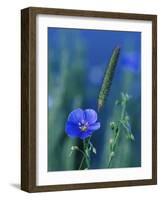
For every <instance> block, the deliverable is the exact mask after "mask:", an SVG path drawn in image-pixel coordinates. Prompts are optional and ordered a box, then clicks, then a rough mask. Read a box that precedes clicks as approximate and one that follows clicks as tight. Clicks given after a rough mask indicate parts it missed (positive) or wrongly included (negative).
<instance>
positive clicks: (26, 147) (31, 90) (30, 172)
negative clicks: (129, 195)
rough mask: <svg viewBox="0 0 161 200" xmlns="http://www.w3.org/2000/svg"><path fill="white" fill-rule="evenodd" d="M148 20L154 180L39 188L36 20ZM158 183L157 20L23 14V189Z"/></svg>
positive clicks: (84, 14) (87, 14)
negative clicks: (92, 18) (37, 163)
mask: <svg viewBox="0 0 161 200" xmlns="http://www.w3.org/2000/svg"><path fill="white" fill-rule="evenodd" d="M38 14H45V15H64V16H80V17H97V18H113V19H127V20H149V21H151V22H152V89H153V91H152V96H153V99H152V135H153V137H152V179H148V180H130V181H126V180H125V181H114V182H101V183H100V182H99V183H84V184H67V185H47V186H37V185H36V16H37V15H38ZM156 183H157V16H156V15H145V14H134V13H133V14H129V13H113V12H97V11H82V10H64V9H53V8H34V7H30V8H26V9H23V10H22V11H21V189H22V190H24V191H27V192H45V191H58V190H77V189H92V188H106V187H123V186H135V185H152V184H156Z"/></svg>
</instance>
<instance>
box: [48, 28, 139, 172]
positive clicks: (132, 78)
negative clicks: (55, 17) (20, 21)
mask: <svg viewBox="0 0 161 200" xmlns="http://www.w3.org/2000/svg"><path fill="white" fill-rule="evenodd" d="M47 34H48V171H49V172H51V171H66V170H69V171H70V170H92V169H108V168H132V167H141V165H142V163H141V134H142V133H141V32H134V31H115V30H114V31H112V30H92V29H74V28H60V27H58V28H57V27H48V30H47Z"/></svg>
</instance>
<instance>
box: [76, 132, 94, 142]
mask: <svg viewBox="0 0 161 200" xmlns="http://www.w3.org/2000/svg"><path fill="white" fill-rule="evenodd" d="M91 135H92V131H89V130H88V131H86V132H81V134H80V135H79V138H80V139H82V140H84V139H85V138H87V137H89V136H91Z"/></svg>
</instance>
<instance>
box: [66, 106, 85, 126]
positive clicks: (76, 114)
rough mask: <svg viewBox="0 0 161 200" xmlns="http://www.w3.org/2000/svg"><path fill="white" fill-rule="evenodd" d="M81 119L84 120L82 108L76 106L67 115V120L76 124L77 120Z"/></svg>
mask: <svg viewBox="0 0 161 200" xmlns="http://www.w3.org/2000/svg"><path fill="white" fill-rule="evenodd" d="M82 120H84V112H83V110H82V109H80V108H78V109H75V110H73V111H72V112H71V113H70V114H69V117H68V121H69V122H72V123H74V124H78V123H79V122H81V121H82Z"/></svg>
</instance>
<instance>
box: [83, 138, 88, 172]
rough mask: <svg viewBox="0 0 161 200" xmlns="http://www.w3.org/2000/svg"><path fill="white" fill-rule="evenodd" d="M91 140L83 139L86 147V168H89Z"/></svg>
mask: <svg viewBox="0 0 161 200" xmlns="http://www.w3.org/2000/svg"><path fill="white" fill-rule="evenodd" d="M89 140H90V139H87V140H83V148H84V152H85V155H86V156H85V162H86V168H88V169H89V155H88V154H89V150H88V145H89Z"/></svg>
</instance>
